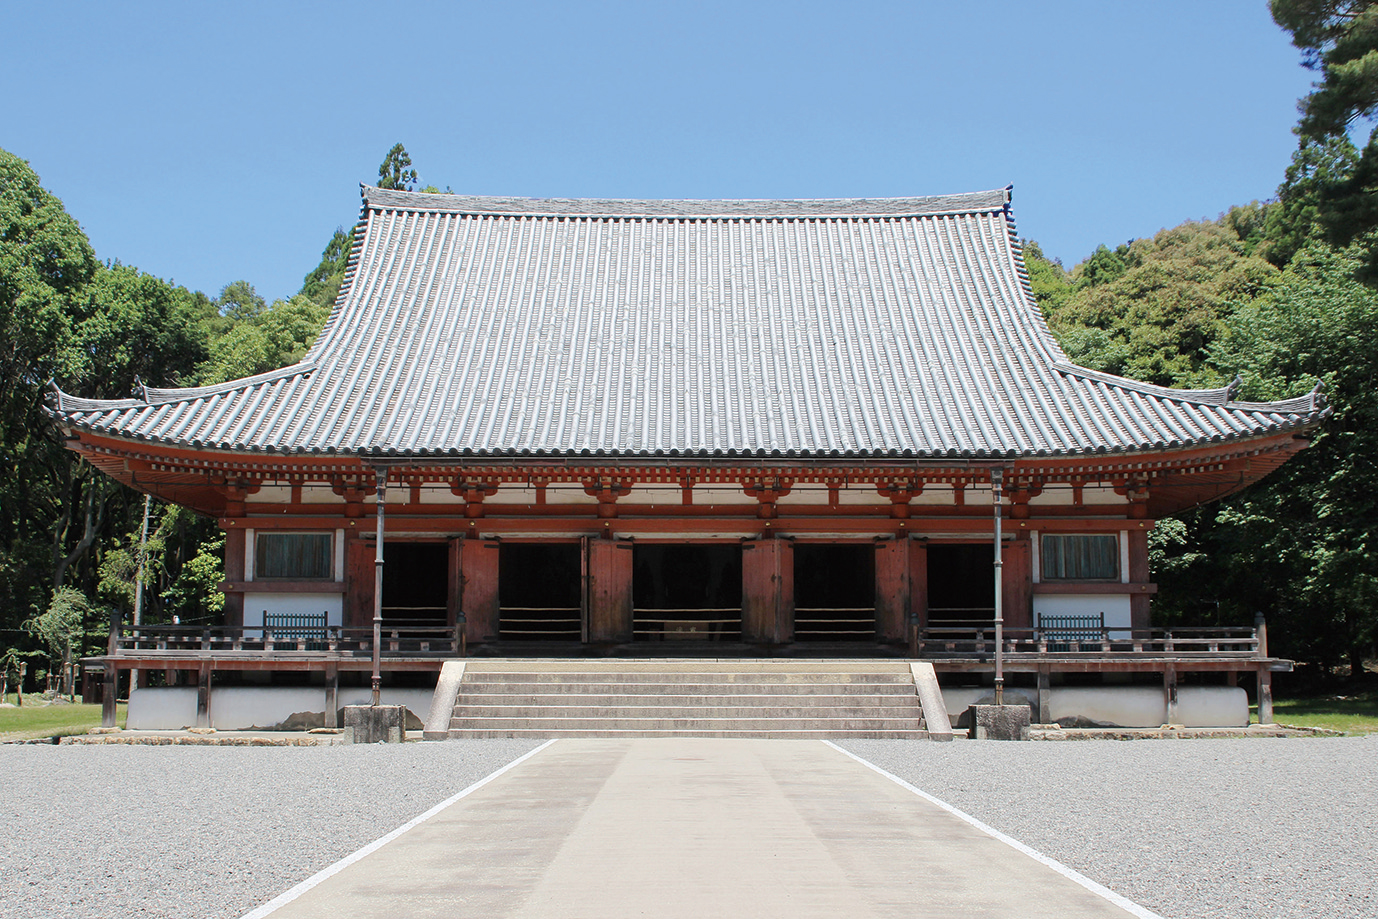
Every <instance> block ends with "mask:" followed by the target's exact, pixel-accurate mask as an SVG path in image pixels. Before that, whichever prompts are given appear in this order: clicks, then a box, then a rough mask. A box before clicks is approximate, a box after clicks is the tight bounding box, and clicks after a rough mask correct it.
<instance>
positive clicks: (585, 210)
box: [359, 183, 1010, 220]
mask: <svg viewBox="0 0 1378 919" xmlns="http://www.w3.org/2000/svg"><path fill="white" fill-rule="evenodd" d="M359 189H360V195H361V196H362V197H363V208H364V210H365V211H368V210H370V209H373V210H400V211H409V212H415V213H457V214H473V215H476V216H536V217H550V218H559V217H583V218H590V217H633V218H647V219H661V220H664V219H699V220H703V219H710V220H711V219H721V220H740V219H749V218H753V217H759V218H775V219H778V218H791V217H797V218H811V217H812V218H817V217H825V218H826V217H833V218H850V219H858V218H867V217H876V218H884V217H889V218H894V217H937V216H952V215H956V214H984V213H994V212H997V211H1000V210H1002V209H1007V208H1008V204H1009V197H1010V186H1006V187H1004V188H995V189H984V190H980V191H971V192H956V193H952V194H943V195H909V196H899V197H889V198H884V197H869V198H543V197H529V198H523V197H518V196H510V195H509V196H503V195H461V194H456V193H453V192H440V193H436V192H416V191H403V190H400V189H391V188H378V187H377V186H374V185H367V184H364V183H360V186H359ZM872 202H874V203H875V204H877V205H881V206H878V207H877V208H875V210H874V211H868V210H856V211H849V210H846V209H845V208H846V206H847V205H861V204H867V203H872ZM542 204H544V205H570V207H569V208H565V209H561V208H558V207H541V206H537V205H542ZM676 205H683V206H685V207H684V212H682V213H674V207H675V206H676ZM713 205H723V208H722V209H721V210H715V209H713V208H712V206H713ZM771 205H775V206H774V207H771ZM886 205H888V207H886ZM750 206H756V207H755V210H747V209H743V208H747V207H750Z"/></svg>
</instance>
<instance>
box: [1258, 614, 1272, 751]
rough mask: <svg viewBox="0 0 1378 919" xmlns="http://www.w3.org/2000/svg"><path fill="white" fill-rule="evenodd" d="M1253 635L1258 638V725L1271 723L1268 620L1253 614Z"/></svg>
mask: <svg viewBox="0 0 1378 919" xmlns="http://www.w3.org/2000/svg"><path fill="white" fill-rule="evenodd" d="M1254 634H1255V635H1257V636H1258V659H1259V665H1258V680H1257V684H1258V723H1259V724H1272V723H1273V671H1271V670H1269V669H1268V664H1267V663H1266V661H1267V660H1268V620H1267V619H1265V618H1264V616H1263V614H1262V613H1255V614H1254Z"/></svg>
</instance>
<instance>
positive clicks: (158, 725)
mask: <svg viewBox="0 0 1378 919" xmlns="http://www.w3.org/2000/svg"><path fill="white" fill-rule="evenodd" d="M195 724H196V687H195V686H160V687H158V688H156V689H136V690H134V691H133V692H131V693H130V694H129V709H128V711H127V713H126V720H125V727H126V728H128V729H129V730H131V731H176V730H178V729H180V728H186V727H192V726H194V725H195Z"/></svg>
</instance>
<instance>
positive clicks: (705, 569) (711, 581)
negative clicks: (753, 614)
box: [632, 543, 742, 641]
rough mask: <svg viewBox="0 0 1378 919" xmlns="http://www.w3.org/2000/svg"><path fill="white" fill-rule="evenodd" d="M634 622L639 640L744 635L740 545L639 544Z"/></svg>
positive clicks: (715, 638)
mask: <svg viewBox="0 0 1378 919" xmlns="http://www.w3.org/2000/svg"><path fill="white" fill-rule="evenodd" d="M633 552H634V554H633V557H632V561H633V565H634V568H633V573H632V607H633V612H632V621H633V626H632V628H633V635H634V636H635V638H636V639H637V640H638V641H662V640H666V641H668V640H684V639H689V640H698V641H737V640H739V639H740V638H741V636H742V548H741V546H740V545H737V544H732V545H715V544H711V543H698V544H690V545H638V546H636V547H635V549H634V550H633Z"/></svg>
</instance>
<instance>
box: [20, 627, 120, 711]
mask: <svg viewBox="0 0 1378 919" xmlns="http://www.w3.org/2000/svg"><path fill="white" fill-rule="evenodd" d="M119 645H120V609H119V607H118V606H112V607H111V608H110V638H109V640H108V641H107V642H106V648H105V651H106V655H105V673H104V674H102V677H103V679H104V682H105V694H104V695H103V696H102V697H101V700H100V726H101V727H103V728H113V727H114V726H115V696H116V694H117V693H118V692H119V688H120V671H119V668H118V667H116V666H115V652H116V651H117V650H118V649H119ZM19 679H20V683H19V688H20V690H21V692H22V690H23V688H24V682H23V680H24V678H23V677H22V676H21V677H20V678H19Z"/></svg>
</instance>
